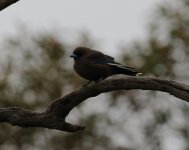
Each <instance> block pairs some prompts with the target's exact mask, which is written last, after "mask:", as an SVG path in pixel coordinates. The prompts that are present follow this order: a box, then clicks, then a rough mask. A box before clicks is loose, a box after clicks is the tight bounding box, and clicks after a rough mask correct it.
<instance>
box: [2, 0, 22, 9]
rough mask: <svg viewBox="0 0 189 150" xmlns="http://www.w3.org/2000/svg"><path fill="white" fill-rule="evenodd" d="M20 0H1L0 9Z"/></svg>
mask: <svg viewBox="0 0 189 150" xmlns="http://www.w3.org/2000/svg"><path fill="white" fill-rule="evenodd" d="M18 1H19V0H0V11H1V10H3V9H5V8H7V7H8V6H10V5H12V4H14V3H16V2H18Z"/></svg>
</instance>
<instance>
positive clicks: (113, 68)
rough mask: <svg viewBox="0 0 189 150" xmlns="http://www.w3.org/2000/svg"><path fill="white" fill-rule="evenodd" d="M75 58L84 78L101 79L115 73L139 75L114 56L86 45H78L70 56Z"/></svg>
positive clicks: (76, 65)
mask: <svg viewBox="0 0 189 150" xmlns="http://www.w3.org/2000/svg"><path fill="white" fill-rule="evenodd" d="M70 57H73V59H74V66H73V67H74V70H75V71H76V72H77V73H78V74H79V75H80V76H81V77H83V78H84V79H87V80H89V82H90V81H95V82H96V81H99V80H101V79H105V78H106V77H108V76H111V75H115V74H126V75H129V76H138V75H140V74H142V73H139V72H138V71H137V70H136V69H135V68H131V67H126V66H123V65H121V64H120V63H117V62H115V61H114V58H113V57H111V56H108V55H105V54H103V53H101V52H99V51H96V50H92V49H90V48H86V47H78V48H76V49H75V50H74V51H73V54H72V55H71V56H70Z"/></svg>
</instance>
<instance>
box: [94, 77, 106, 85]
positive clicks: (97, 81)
mask: <svg viewBox="0 0 189 150" xmlns="http://www.w3.org/2000/svg"><path fill="white" fill-rule="evenodd" d="M102 80H104V78H103V77H101V78H100V79H98V80H96V81H95V84H97V83H99V82H100V81H102Z"/></svg>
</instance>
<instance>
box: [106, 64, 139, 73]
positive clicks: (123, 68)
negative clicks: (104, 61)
mask: <svg viewBox="0 0 189 150" xmlns="http://www.w3.org/2000/svg"><path fill="white" fill-rule="evenodd" d="M108 65H110V66H111V67H112V69H113V74H126V75H130V76H140V75H142V73H140V72H138V71H137V70H136V69H135V68H131V67H126V66H123V65H121V64H119V63H108Z"/></svg>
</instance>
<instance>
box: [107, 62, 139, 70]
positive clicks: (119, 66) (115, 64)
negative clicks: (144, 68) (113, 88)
mask: <svg viewBox="0 0 189 150" xmlns="http://www.w3.org/2000/svg"><path fill="white" fill-rule="evenodd" d="M107 65H110V66H113V67H118V68H122V69H129V70H133V71H136V69H135V68H131V67H127V66H123V65H122V64H120V63H116V62H114V63H107Z"/></svg>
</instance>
